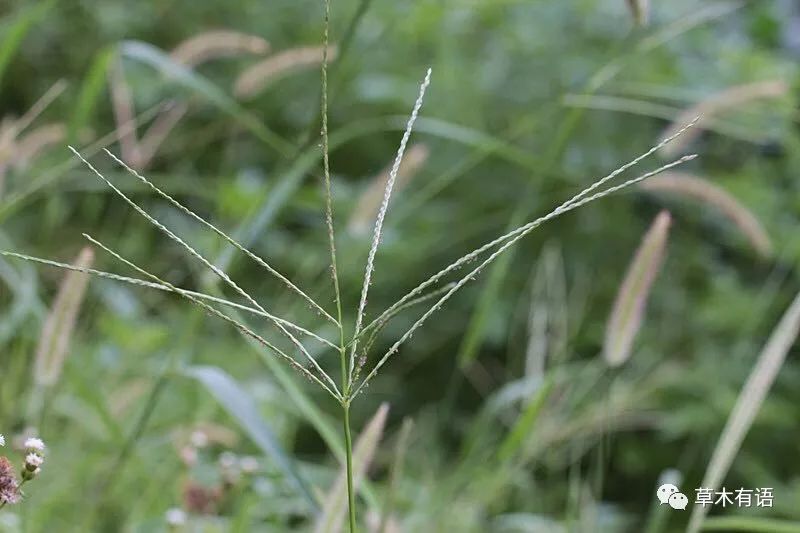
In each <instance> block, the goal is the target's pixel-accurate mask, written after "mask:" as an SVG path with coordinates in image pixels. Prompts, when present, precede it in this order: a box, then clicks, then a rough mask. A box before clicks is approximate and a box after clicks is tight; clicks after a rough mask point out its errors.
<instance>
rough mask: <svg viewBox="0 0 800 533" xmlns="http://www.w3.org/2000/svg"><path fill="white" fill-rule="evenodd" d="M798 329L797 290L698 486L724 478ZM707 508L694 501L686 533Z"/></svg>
mask: <svg viewBox="0 0 800 533" xmlns="http://www.w3.org/2000/svg"><path fill="white" fill-rule="evenodd" d="M798 333H800V293H799V294H797V296H795V298H794V301H792V304H791V305H790V306H789V308H788V309H787V310H786V312H785V313H784V314H783V317H781V320H780V322H779V323H778V325H777V326H776V327H775V329H774V330H773V331H772V334H771V335H770V337H769V339H768V340H767V344H766V345H765V346H764V348H763V349H762V350H761V353H760V354H759V356H758V360H757V361H756V364H755V366H753V369H752V370H751V371H750V375H749V376H748V377H747V381H746V382H745V384H744V386H743V387H742V390H741V392H740V393H739V397H738V398H737V399H736V404H735V405H734V406H733V410H732V411H731V414H730V416H728V421H727V422H726V423H725V427H724V428H723V430H722V434H721V435H720V436H719V440H718V441H717V445H716V447H715V448H714V453H712V454H711V461H710V462H709V464H708V468H707V469H706V473H705V475H704V476H703V482H702V483H701V484H700V486H701V487H707V488H710V489H712V490H716V489H717V488H718V487H719V486H720V483H722V481H723V480H724V479H725V476H726V474H727V473H728V470H729V469H730V467H731V464H733V460H734V459H735V457H736V454H737V453H738V451H739V449H740V448H741V446H742V442H743V441H744V438H745V436H746V435H747V432H748V431H749V430H750V426H751V425H752V424H753V421H754V420H755V418H756V415H757V414H758V412H759V410H760V409H761V404H762V403H764V399H765V398H766V396H767V393H768V392H769V389H770V387H772V383H773V382H774V381H775V378H776V377H777V375H778V372H779V371H780V369H781V366H783V361H784V359H786V354H787V353H788V352H789V349H790V348H791V347H792V345H793V344H794V342H795V340H796V339H797V335H798ZM706 512H707V509H706V507H705V506H702V505H695V506H694V507H693V508H692V515H691V518H690V519H689V526H688V527H687V532H688V533H697V532H698V531H699V530H700V529H701V526H702V525H703V520H704V519H705V516H706Z"/></svg>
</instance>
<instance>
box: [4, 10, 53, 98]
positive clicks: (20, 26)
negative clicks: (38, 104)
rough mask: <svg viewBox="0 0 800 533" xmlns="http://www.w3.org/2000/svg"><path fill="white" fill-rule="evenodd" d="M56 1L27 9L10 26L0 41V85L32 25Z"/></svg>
mask: <svg viewBox="0 0 800 533" xmlns="http://www.w3.org/2000/svg"><path fill="white" fill-rule="evenodd" d="M54 3H55V1H54V0H48V1H46V2H41V3H40V4H39V5H37V6H33V7H30V8H28V9H26V10H25V11H24V12H22V13H21V14H20V15H19V18H18V19H17V21H16V22H15V23H14V24H12V26H11V28H9V30H8V33H7V34H6V36H5V39H3V41H2V42H0V85H2V83H3V74H4V73H5V71H6V68H7V67H8V64H9V63H10V62H11V58H12V57H14V54H15V53H16V51H17V49H18V48H19V46H20V45H21V44H22V41H23V39H25V36H26V35H27V34H28V32H29V31H30V29H31V27H32V26H33V25H34V24H36V23H37V22H39V20H40V19H41V18H42V17H43V16H44V15H45V14H46V13H47V12H48V11H49V10H50V8H51V7H52V6H53V4H54Z"/></svg>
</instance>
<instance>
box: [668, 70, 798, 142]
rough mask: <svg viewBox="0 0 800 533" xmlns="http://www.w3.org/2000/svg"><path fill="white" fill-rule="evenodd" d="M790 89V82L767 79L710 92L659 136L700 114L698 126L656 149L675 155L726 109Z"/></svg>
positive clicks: (674, 129)
mask: <svg viewBox="0 0 800 533" xmlns="http://www.w3.org/2000/svg"><path fill="white" fill-rule="evenodd" d="M789 92H790V87H789V84H787V83H786V82H785V81H783V80H768V81H758V82H754V83H747V84H744V85H736V86H734V87H729V88H727V89H724V90H722V91H720V92H718V93H715V94H712V95H711V96H709V97H707V98H705V99H704V100H702V101H700V102H698V103H697V104H695V105H693V106H691V107H689V108H688V109H686V110H685V111H683V112H681V114H680V115H679V116H678V117H677V118H676V119H675V120H674V121H673V122H672V124H670V125H669V127H667V129H666V130H665V131H664V133H663V135H662V138H669V137H671V136H673V135H674V134H675V132H677V131H679V130H681V129H682V128H684V127H685V125H686V124H688V123H689V122H690V121H691V120H692V119H693V118H695V117H701V119H700V120H699V121H697V127H695V128H692V129H691V130H690V131H688V132H686V134H684V135H682V136H681V138H680V139H678V140H677V141H676V142H672V143H670V144H668V145H664V146H662V147H661V148H660V149H659V153H660V154H661V155H662V156H663V157H664V158H671V157H675V155H677V154H678V153H680V152H682V151H683V150H685V149H686V147H687V146H688V145H689V144H690V143H691V142H692V141H693V140H694V139H696V138H697V136H699V135H700V133H702V131H703V129H704V124H706V123H707V122H708V121H709V120H713V119H714V118H715V117H717V116H718V115H721V114H723V113H725V112H728V111H736V110H739V109H741V108H742V107H744V106H745V105H747V104H750V103H751V102H753V101H755V100H763V99H770V98H772V99H776V98H781V97H784V96H785V95H787V94H788V93H789ZM695 120H696V119H695Z"/></svg>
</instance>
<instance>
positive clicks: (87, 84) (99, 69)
mask: <svg viewBox="0 0 800 533" xmlns="http://www.w3.org/2000/svg"><path fill="white" fill-rule="evenodd" d="M118 52H119V51H118V49H117V47H116V46H108V47H106V48H104V49H102V50H100V51H99V52H98V53H97V55H96V56H95V57H94V60H92V64H91V66H90V67H89V71H88V72H87V73H86V76H85V77H84V78H83V82H82V83H81V88H80V91H79V92H78V98H77V101H76V103H75V105H74V107H73V111H72V116H71V117H70V120H69V134H68V139H69V142H70V143H71V144H77V142H78V135H79V134H80V132H81V131H82V130H84V129H85V128H86V127H87V126H88V124H89V120H90V119H91V117H92V114H93V113H94V111H95V109H96V108H97V104H98V102H99V101H100V97H101V96H102V93H103V87H104V86H105V83H106V77H107V75H108V72H109V67H110V66H111V64H112V61H113V60H114V58H116V57H117V54H118Z"/></svg>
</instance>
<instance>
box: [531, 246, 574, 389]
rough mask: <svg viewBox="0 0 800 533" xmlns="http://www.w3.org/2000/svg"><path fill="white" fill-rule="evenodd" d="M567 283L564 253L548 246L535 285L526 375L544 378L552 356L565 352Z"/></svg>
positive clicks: (532, 292) (567, 314) (538, 268)
mask: <svg viewBox="0 0 800 533" xmlns="http://www.w3.org/2000/svg"><path fill="white" fill-rule="evenodd" d="M566 285H567V284H566V280H565V275H564V260H563V258H562V257H561V252H560V250H559V249H558V247H557V246H553V245H547V246H546V247H545V249H544V251H543V252H542V258H541V260H540V261H539V264H538V266H537V268H536V273H535V275H534V278H533V284H532V286H531V296H530V306H529V310H528V345H527V347H526V350H525V377H528V378H541V377H542V376H544V371H545V363H546V361H547V358H548V355H549V356H550V357H551V358H553V357H557V356H562V355H564V352H565V350H566V345H567V336H568V333H569V331H568V329H569V328H568V317H569V313H568V310H567V286H566Z"/></svg>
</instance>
